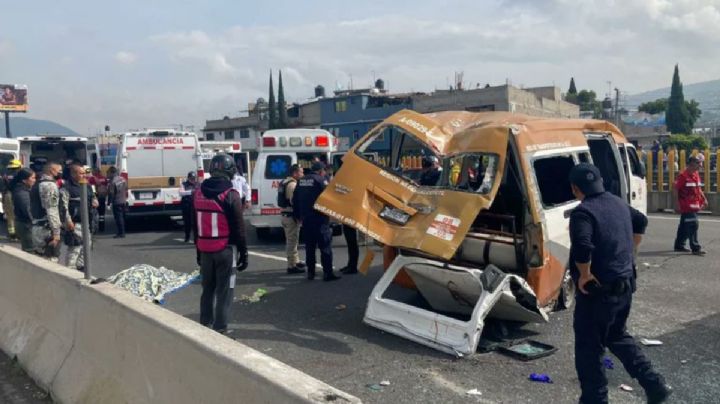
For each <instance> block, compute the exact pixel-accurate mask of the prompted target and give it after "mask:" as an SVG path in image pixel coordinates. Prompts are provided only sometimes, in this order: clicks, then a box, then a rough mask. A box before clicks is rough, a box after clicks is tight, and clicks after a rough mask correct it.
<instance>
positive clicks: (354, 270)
mask: <svg viewBox="0 0 720 404" xmlns="http://www.w3.org/2000/svg"><path fill="white" fill-rule="evenodd" d="M340 272H342V273H344V274H346V275H352V274H356V273H358V270H357V268H350V267H342V268H340Z"/></svg>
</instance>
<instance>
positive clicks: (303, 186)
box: [292, 173, 328, 219]
mask: <svg viewBox="0 0 720 404" xmlns="http://www.w3.org/2000/svg"><path fill="white" fill-rule="evenodd" d="M327 184H328V180H327V177H323V176H321V175H319V174H316V173H311V174H308V175H305V176H304V177H302V178H300V179H299V180H298V183H297V186H296V187H295V193H294V195H293V201H292V202H293V207H294V209H293V213H294V214H295V217H297V218H300V219H304V218H306V217H308V216H310V215H319V216H322V215H321V214H320V213H318V212H316V211H315V208H314V206H315V201H316V200H317V198H318V197H319V196H320V194H321V193H322V192H323V190H324V189H325V187H327Z"/></svg>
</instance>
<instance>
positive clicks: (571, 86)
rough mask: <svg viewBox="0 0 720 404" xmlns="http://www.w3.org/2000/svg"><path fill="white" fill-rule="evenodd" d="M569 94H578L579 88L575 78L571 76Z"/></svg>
mask: <svg viewBox="0 0 720 404" xmlns="http://www.w3.org/2000/svg"><path fill="white" fill-rule="evenodd" d="M567 93H568V94H577V88H575V78H574V77H570V88H569V89H568V92H567Z"/></svg>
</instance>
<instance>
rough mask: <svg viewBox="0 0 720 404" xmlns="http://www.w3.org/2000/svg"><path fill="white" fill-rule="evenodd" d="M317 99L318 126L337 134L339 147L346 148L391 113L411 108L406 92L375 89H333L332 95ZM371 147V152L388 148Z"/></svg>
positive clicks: (376, 145) (387, 146)
mask: <svg viewBox="0 0 720 404" xmlns="http://www.w3.org/2000/svg"><path fill="white" fill-rule="evenodd" d="M319 102H320V127H321V128H322V129H325V130H327V131H329V132H330V133H332V134H334V135H335V136H337V137H338V139H339V142H340V150H347V149H348V148H349V147H350V146H352V145H353V144H354V143H355V142H357V140H358V139H360V138H361V137H362V136H364V135H365V134H366V133H367V132H368V131H369V130H370V129H372V128H373V127H375V125H377V124H378V123H380V122H382V121H383V120H384V119H385V118H387V117H389V116H390V115H392V114H394V113H396V112H398V111H400V110H403V109H411V108H412V99H411V97H410V96H409V95H397V94H396V95H387V94H385V92H384V90H382V89H378V88H373V89H362V90H346V91H336V92H335V96H334V97H328V98H322V99H320V101H319ZM373 146H374V149H375V150H373V151H376V150H388V149H389V148H390V145H389V144H383V143H379V142H376V143H375V144H373Z"/></svg>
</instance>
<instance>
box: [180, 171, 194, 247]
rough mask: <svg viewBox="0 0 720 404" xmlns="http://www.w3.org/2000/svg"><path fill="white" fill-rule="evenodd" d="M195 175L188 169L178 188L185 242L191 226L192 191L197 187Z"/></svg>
mask: <svg viewBox="0 0 720 404" xmlns="http://www.w3.org/2000/svg"><path fill="white" fill-rule="evenodd" d="M197 186H198V184H197V176H196V175H195V172H194V171H190V172H189V173H188V175H187V179H186V180H185V181H183V182H182V188H180V208H181V209H182V218H183V229H184V230H185V242H186V243H187V242H189V241H190V232H191V231H192V228H193V217H192V209H193V200H192V197H193V193H194V192H195V189H197Z"/></svg>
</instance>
